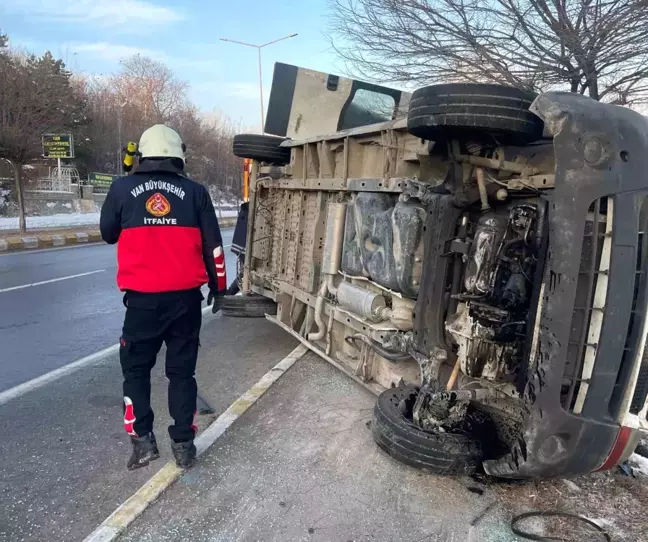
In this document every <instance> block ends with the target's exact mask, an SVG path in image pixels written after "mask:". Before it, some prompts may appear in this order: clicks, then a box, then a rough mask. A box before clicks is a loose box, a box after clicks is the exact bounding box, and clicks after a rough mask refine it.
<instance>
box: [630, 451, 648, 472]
mask: <svg viewBox="0 0 648 542" xmlns="http://www.w3.org/2000/svg"><path fill="white" fill-rule="evenodd" d="M628 462H629V463H630V466H631V467H632V470H633V472H634V473H635V474H641V475H642V476H648V458H645V457H643V456H640V455H639V454H632V455H631V456H630V459H629V460H628Z"/></svg>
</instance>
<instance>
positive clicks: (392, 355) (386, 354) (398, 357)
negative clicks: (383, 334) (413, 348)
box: [344, 333, 412, 362]
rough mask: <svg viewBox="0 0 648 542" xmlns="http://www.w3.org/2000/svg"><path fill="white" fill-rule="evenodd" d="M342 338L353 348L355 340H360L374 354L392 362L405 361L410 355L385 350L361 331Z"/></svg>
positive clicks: (356, 346)
mask: <svg viewBox="0 0 648 542" xmlns="http://www.w3.org/2000/svg"><path fill="white" fill-rule="evenodd" d="M344 340H345V341H346V342H347V343H348V344H350V345H352V346H354V347H355V348H358V345H357V344H356V342H355V341H362V342H363V343H365V344H366V345H367V346H369V348H371V349H372V350H373V351H374V352H375V353H376V354H378V355H379V356H380V357H383V358H385V359H386V360H388V361H394V362H398V361H405V360H408V359H410V358H411V357H412V356H410V355H409V354H406V353H405V352H400V351H394V350H387V349H385V348H384V347H382V346H381V345H380V344H378V343H377V342H375V341H372V340H371V339H370V338H369V337H367V336H365V335H362V334H361V333H356V334H355V335H349V336H348V337H345V338H344Z"/></svg>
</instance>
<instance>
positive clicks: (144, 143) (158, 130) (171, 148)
mask: <svg viewBox="0 0 648 542" xmlns="http://www.w3.org/2000/svg"><path fill="white" fill-rule="evenodd" d="M185 149H186V147H185V145H184V143H183V142H182V139H180V136H179V135H178V132H176V131H175V130H172V129H171V128H169V127H168V126H165V125H164V124H156V125H155V126H151V127H150V128H149V129H148V130H145V131H144V133H143V134H142V137H141V138H140V142H139V152H140V155H141V157H142V158H180V159H181V160H182V161H183V162H184V161H185Z"/></svg>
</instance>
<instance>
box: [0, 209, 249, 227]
mask: <svg viewBox="0 0 648 542" xmlns="http://www.w3.org/2000/svg"><path fill="white" fill-rule="evenodd" d="M216 216H218V217H219V218H220V217H222V218H232V217H236V216H238V211H222V213H220V212H217V213H216ZM98 224H99V213H84V214H81V213H73V214H61V215H51V216H28V217H27V229H28V230H30V229H31V230H39V229H45V228H73V227H75V226H96V225H98ZM17 229H18V219H17V218H4V217H0V231H2V230H17Z"/></svg>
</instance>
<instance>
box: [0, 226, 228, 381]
mask: <svg viewBox="0 0 648 542" xmlns="http://www.w3.org/2000/svg"><path fill="white" fill-rule="evenodd" d="M233 232H234V230H233V229H226V230H223V231H222V234H223V244H224V245H225V246H226V261H227V276H228V280H231V279H232V278H233V277H234V276H235V274H236V263H235V256H234V255H233V254H232V253H231V252H229V247H227V245H229V244H231V242H232V241H231V240H232V235H233ZM115 252H116V249H115V247H114V246H109V245H104V244H97V245H88V246H84V247H79V248H76V247H75V248H64V249H58V250H48V251H36V252H21V253H16V254H8V255H3V256H0V391H3V390H7V389H10V388H12V387H14V386H16V385H18V384H21V383H23V382H26V381H28V380H31V379H32V378H36V377H38V376H40V375H42V374H45V373H47V372H49V371H51V370H53V369H57V368H59V367H62V366H64V365H67V364H68V363H71V362H73V361H76V360H77V359H80V358H82V357H84V356H87V355H90V354H93V353H95V352H97V351H99V350H102V349H103V348H106V347H108V346H110V345H112V344H115V343H116V342H117V341H118V338H119V335H120V332H121V325H122V319H123V314H124V306H123V304H122V296H121V294H120V292H119V291H118V290H117V286H116V283H115V274H116V272H117V263H116V254H115ZM78 275H82V276H78ZM67 277H74V278H67ZM56 279H65V280H59V281H56V282H48V283H45V284H35V285H34V283H40V282H43V281H51V280H56ZM14 288H15V289H14Z"/></svg>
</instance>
